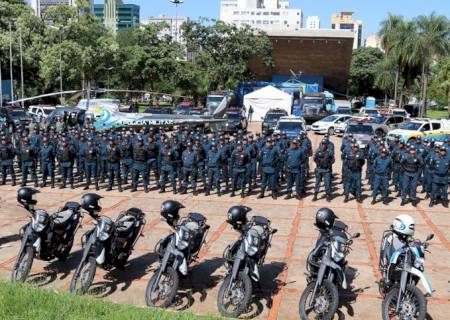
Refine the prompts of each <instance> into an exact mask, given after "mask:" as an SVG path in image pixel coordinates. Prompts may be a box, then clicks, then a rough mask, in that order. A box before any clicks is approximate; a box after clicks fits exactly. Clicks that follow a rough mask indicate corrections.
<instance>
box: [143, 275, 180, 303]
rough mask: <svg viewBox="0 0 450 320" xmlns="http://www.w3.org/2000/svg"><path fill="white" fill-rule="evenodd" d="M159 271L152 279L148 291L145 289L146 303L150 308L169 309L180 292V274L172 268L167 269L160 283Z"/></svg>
mask: <svg viewBox="0 0 450 320" xmlns="http://www.w3.org/2000/svg"><path fill="white" fill-rule="evenodd" d="M158 273H159V270H157V271H156V272H155V274H154V275H153V276H152V277H151V278H150V280H149V282H148V284H147V289H145V302H146V303H147V305H148V306H149V307H156V308H168V307H169V306H170V305H171V304H172V302H173V299H175V295H176V294H177V291H178V283H179V277H178V273H177V272H176V271H175V270H174V269H173V268H172V267H167V269H166V271H164V272H163V273H162V274H161V277H160V278H159V281H158V283H156V278H157V277H158Z"/></svg>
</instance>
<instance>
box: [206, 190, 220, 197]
mask: <svg viewBox="0 0 450 320" xmlns="http://www.w3.org/2000/svg"><path fill="white" fill-rule="evenodd" d="M218 193H219V192H218ZM205 196H209V190H206V192H205Z"/></svg>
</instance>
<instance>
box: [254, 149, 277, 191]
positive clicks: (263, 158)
mask: <svg viewBox="0 0 450 320" xmlns="http://www.w3.org/2000/svg"><path fill="white" fill-rule="evenodd" d="M278 157H279V153H278V151H277V149H275V148H274V147H272V146H271V147H268V146H265V147H263V148H262V149H261V151H260V154H259V163H260V166H261V174H262V179H261V195H260V196H259V197H260V198H263V197H264V192H265V190H266V188H267V186H269V187H270V189H271V190H272V197H273V198H276V196H277V189H276V176H275V174H276V167H277V163H278V160H279V158H278Z"/></svg>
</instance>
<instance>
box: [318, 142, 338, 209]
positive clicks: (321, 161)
mask: <svg viewBox="0 0 450 320" xmlns="http://www.w3.org/2000/svg"><path fill="white" fill-rule="evenodd" d="M334 161H335V159H334V154H333V153H331V152H330V151H329V150H328V144H327V143H321V144H320V146H319V149H318V150H317V151H316V153H315V154H314V162H315V163H316V171H315V174H316V185H315V188H314V197H313V201H317V195H318V194H319V191H320V183H321V182H322V180H323V182H324V185H325V193H326V197H327V201H328V202H330V201H331V191H332V189H331V172H332V171H331V169H332V167H333V163H334Z"/></svg>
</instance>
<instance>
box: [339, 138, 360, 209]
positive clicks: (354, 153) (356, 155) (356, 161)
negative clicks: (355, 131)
mask: <svg viewBox="0 0 450 320" xmlns="http://www.w3.org/2000/svg"><path fill="white" fill-rule="evenodd" d="M364 158H365V157H364V153H363V152H362V151H360V150H359V145H358V144H357V143H354V144H353V145H352V150H351V151H350V152H349V153H346V154H345V158H344V164H343V165H344V166H345V171H344V195H345V199H344V202H348V201H349V195H350V192H352V191H353V194H354V195H355V198H356V201H358V202H359V203H361V202H362V190H361V172H362V168H363V166H364V163H365V159H364Z"/></svg>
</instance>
